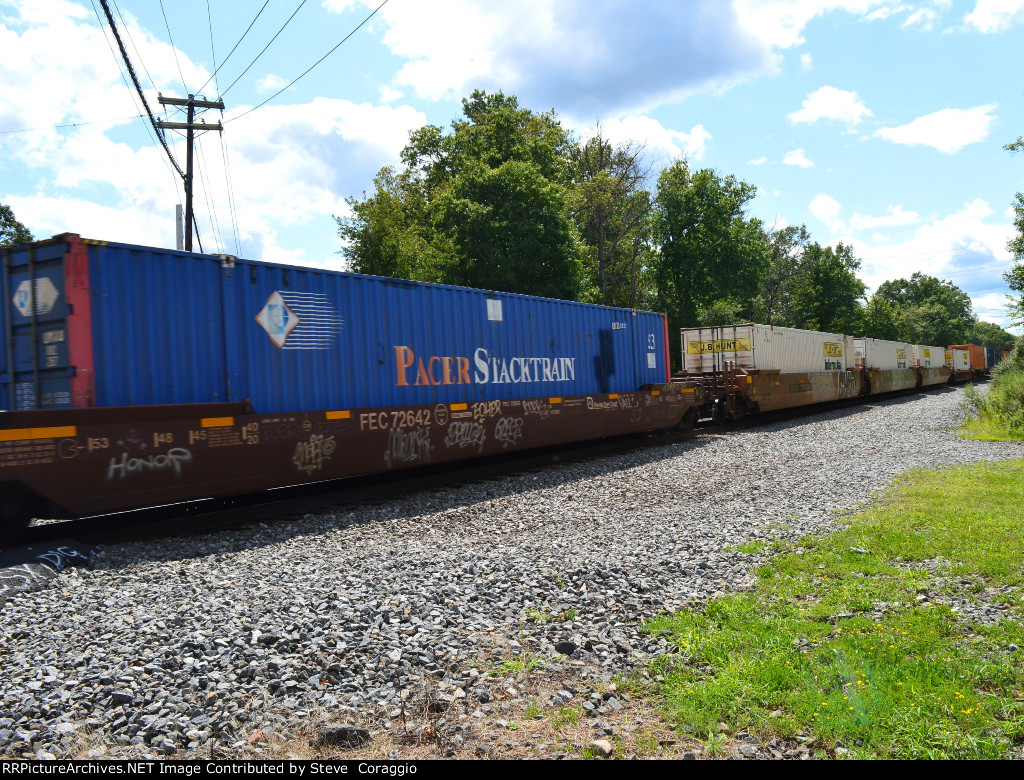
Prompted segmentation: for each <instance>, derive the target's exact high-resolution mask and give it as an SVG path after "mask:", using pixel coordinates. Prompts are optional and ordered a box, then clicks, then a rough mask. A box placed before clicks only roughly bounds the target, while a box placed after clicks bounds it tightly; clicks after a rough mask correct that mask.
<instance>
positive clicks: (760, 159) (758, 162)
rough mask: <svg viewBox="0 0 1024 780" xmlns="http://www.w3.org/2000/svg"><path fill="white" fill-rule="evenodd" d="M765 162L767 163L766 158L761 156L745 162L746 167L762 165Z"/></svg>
mask: <svg viewBox="0 0 1024 780" xmlns="http://www.w3.org/2000/svg"><path fill="white" fill-rule="evenodd" d="M766 162H768V158H767V157H765V156H764V155H762V156H761V157H758V158H757V159H756V160H747V165H764V164H765V163H766Z"/></svg>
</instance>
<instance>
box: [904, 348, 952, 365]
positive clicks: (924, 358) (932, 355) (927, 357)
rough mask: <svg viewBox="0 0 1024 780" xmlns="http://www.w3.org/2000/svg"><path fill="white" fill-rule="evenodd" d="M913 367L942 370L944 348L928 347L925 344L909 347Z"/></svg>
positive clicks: (944, 360)
mask: <svg viewBox="0 0 1024 780" xmlns="http://www.w3.org/2000/svg"><path fill="white" fill-rule="evenodd" d="M911 349H912V354H913V361H914V363H913V365H915V366H919V367H920V368H942V367H943V366H944V365H946V348H945V347H929V346H927V345H925V344H913V345H911Z"/></svg>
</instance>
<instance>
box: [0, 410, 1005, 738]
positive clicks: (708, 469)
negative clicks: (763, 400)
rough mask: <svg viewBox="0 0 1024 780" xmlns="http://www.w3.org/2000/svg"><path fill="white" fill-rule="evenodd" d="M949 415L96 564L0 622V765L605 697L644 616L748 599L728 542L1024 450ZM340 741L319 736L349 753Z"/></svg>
mask: <svg viewBox="0 0 1024 780" xmlns="http://www.w3.org/2000/svg"><path fill="white" fill-rule="evenodd" d="M961 398H962V392H961V391H959V390H940V391H937V392H932V393H929V394H926V395H920V396H913V397H905V398H900V399H896V400H889V401H884V402H874V403H870V404H866V405H863V406H857V407H851V408H847V409H842V410H838V411H831V412H827V413H824V414H818V415H814V416H811V417H807V418H801V419H798V420H790V421H786V422H779V423H774V424H771V425H767V426H762V427H757V428H752V429H749V430H741V431H735V432H730V433H724V434H721V433H719V434H712V435H699V436H696V437H695V438H693V439H691V440H687V441H684V442H681V443H677V444H672V445H667V446H659V447H652V448H644V449H639V450H636V451H634V452H630V453H627V454H623V455H617V456H614V457H607V458H602V459H597V460H592V461H587V462H583V463H575V464H567V465H562V466H559V467H552V468H549V469H546V470H544V471H541V472H531V473H519V474H514V475H512V476H509V477H507V478H504V479H499V480H491V481H488V482H481V483H473V484H468V485H461V486H457V487H452V488H446V489H442V490H434V491H429V492H425V493H417V494H413V495H407V496H402V497H399V498H396V499H395V500H394V501H391V502H389V503H386V504H383V505H375V506H369V507H358V508H352V507H346V508H344V509H342V510H338V511H335V512H332V513H326V514H322V515H317V516H307V517H306V518H305V519H302V520H295V521H290V522H281V523H277V524H261V525H256V526H253V527H251V528H245V529H241V530H236V531H233V532H230V533H229V532H222V533H216V534H211V535H207V536H201V537H193V538H187V539H163V540H156V541H147V542H144V543H127V544H121V545H111V546H106V547H100V548H98V549H97V550H96V553H95V555H94V559H93V562H92V564H91V568H79V569H69V570H67V571H65V572H62V573H61V574H60V575H59V576H58V577H56V578H55V579H54V580H53V581H52V582H51V583H50V586H49V587H48V588H47V589H44V590H39V591H34V592H30V593H19V594H15V595H14V596H12V597H11V600H10V601H9V602H8V603H7V604H6V606H4V607H3V613H2V618H0V621H2V639H0V642H2V647H0V654H2V657H3V664H2V670H0V691H2V693H0V753H2V754H4V755H7V756H10V757H50V756H53V757H58V758H62V757H69V756H78V755H83V754H90V751H91V754H92V755H104V756H106V757H118V756H124V757H127V756H142V755H180V756H189V755H200V754H201V755H208V754H209V753H210V750H211V747H212V746H216V747H217V748H218V749H219V750H222V751H227V754H228V755H230V754H231V751H237V752H238V753H239V754H240V755H241V754H243V753H245V752H246V751H249V750H250V749H251V745H250V743H253V744H256V745H257V746H258V744H259V742H260V741H261V740H262V739H263V738H265V736H266V737H269V735H275V736H276V737H278V738H288V737H289V735H291V734H293V733H296V732H297V731H301V729H304V728H308V725H309V723H310V722H317V721H318V720H319V721H323V722H328V721H331V720H338V715H337V714H338V713H344V714H345V716H346V719H348V720H352V721H353V722H355V721H359V720H360V716H361V714H365V715H366V716H367V718H369V716H370V715H372V716H373V718H375V719H376V720H375V722H378V723H381V727H382V728H387V721H388V720H389V719H394V718H397V717H399V712H400V711H401V707H402V703H403V701H408V700H410V699H411V698H414V697H417V696H422V695H423V694H424V692H426V691H429V694H430V696H431V701H432V707H433V708H434V710H435V711H436V712H441V713H446V718H447V720H448V721H449V725H451V724H456V723H461V722H466V723H473V722H474V721H478V720H480V719H482V718H485V717H490V716H496V717H501V712H503V711H504V710H502V709H501V707H507V706H508V702H510V701H511V702H514V701H516V697H519V696H522V695H523V692H522V691H521V690H520V689H517V687H516V683H515V682H514V681H513V680H512V678H513V677H514V675H513V674H511V672H512V671H514V670H516V669H521V668H523V667H524V666H529V664H530V663H531V662H532V661H536V660H543V661H545V662H547V663H548V665H549V668H555V669H564V670H565V673H566V675H573V674H574V675H575V676H576V677H577V678H580V677H582V678H584V679H586V678H587V677H588V676H589V677H592V678H594V679H595V680H599V681H600V680H603V681H605V682H607V681H608V680H610V679H611V676H612V674H614V673H617V672H629V671H630V670H632V669H634V668H636V667H637V666H639V665H642V664H644V663H646V662H647V661H648V660H650V659H651V658H652V657H654V656H656V655H657V654H658V653H659V652H660V650H661V645H660V644H659V642H660V640H659V639H658V638H656V637H649V636H645V635H642V634H641V633H640V631H639V628H640V623H641V621H642V620H644V619H646V618H649V617H652V616H654V615H657V614H659V613H660V612H662V611H664V610H674V609H679V608H681V607H684V606H686V605H690V604H692V603H694V602H698V601H701V600H704V599H706V598H708V597H711V596H714V595H715V594H718V593H721V592H724V591H726V590H730V589H733V590H735V589H741V588H744V587H747V586H748V585H749V584H750V581H751V580H750V575H749V574H748V570H749V569H750V567H751V566H752V564H754V563H756V562H758V561H760V560H762V558H761V557H758V556H754V555H746V554H743V553H741V552H737V551H734V550H732V546H734V545H737V544H740V543H742V542H749V541H753V540H765V541H770V540H774V539H780V538H781V539H795V538H799V537H801V536H803V535H805V534H808V533H818V532H822V531H826V530H828V529H829V528H830V524H831V523H832V522H834V521H835V519H836V516H837V512H839V511H842V510H847V509H850V508H853V507H854V506H856V505H857V504H859V503H862V502H864V501H866V500H868V499H869V498H870V497H871V494H872V492H873V491H876V490H878V489H881V488H883V487H885V486H886V485H887V484H888V483H889V482H890V480H891V478H892V477H894V476H895V475H897V474H899V473H900V472H902V471H905V470H907V469H911V468H917V467H928V466H942V465H948V464H954V465H955V464H961V463H966V462H973V461H978V460H999V459H1003V458H1015V457H1021V456H1022V455H1024V448H1022V446H1021V445H1020V444H1016V443H993V442H978V441H971V440H965V439H961V438H959V437H958V436H957V435H956V432H955V429H956V426H957V425H958V424H959V421H960V419H961V412H960V407H959V403H960V400H961ZM495 668H500V669H505V670H508V671H509V676H508V678H507V679H506V678H505V677H504V675H501V674H499V675H493V674H492V675H488V674H487V672H488V671H492V670H493V669H495ZM496 685H499V686H504V689H503V690H502V696H500V697H494V695H493V693H494V687H495V686H496ZM498 699H500V700H501V701H502V702H504V704H499V703H498V701H497V700H498ZM555 699H558V701H557V702H556V701H555ZM611 699H612V701H614V704H610V703H609V700H608V699H607V698H604V699H602V697H600V696H597V697H596V698H595V697H594V696H591V697H590V698H589V699H588V698H587V694H586V693H585V692H583V691H582V690H580V689H577V690H570V689H566V690H560V691H558V692H556V693H555V694H554V696H553V698H552V700H550V701H547V702H542V704H543V705H545V706H552V705H555V706H558V705H561V704H566V703H569V702H573V701H575V702H576V703H578V704H580V705H581V706H582V705H585V704H586V703H587V702H589V703H590V704H591V707H589V708H587V707H586V706H584V709H585V710H586V712H587V713H593V714H594V716H595V717H599V716H600V713H601V712H608V711H609V709H611V710H614V709H615V705H618V704H619V702H618V701H617V700H615V699H614V697H611ZM352 728H353V729H355V730H354V731H344V730H342V731H338V732H337V733H339V734H341V733H343V734H344V735H345V739H353V738H354V737H352V734H358V735H359V738H360V739H363V734H362V730H361V729H356V728H355V727H354V726H353V727H352ZM457 728H462V727H461V726H459V727H457ZM465 728H466V729H468V728H469V726H466V727H465ZM331 733H332V734H333V733H334V732H331ZM466 733H468V731H467V732H466ZM255 734H258V735H259V737H260V739H256V738H254V736H253V735H255ZM321 738H322V739H325V737H323V736H322V735H321ZM338 738H339V739H340V737H338ZM366 738H367V739H368V738H369V734H367V735H366ZM454 744H456V745H458V744H461V737H459V739H458V740H456V741H455V743H454Z"/></svg>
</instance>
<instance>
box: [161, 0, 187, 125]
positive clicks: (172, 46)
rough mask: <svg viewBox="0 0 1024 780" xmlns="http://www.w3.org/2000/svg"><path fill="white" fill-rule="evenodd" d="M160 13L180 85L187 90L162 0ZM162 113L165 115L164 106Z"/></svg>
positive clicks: (162, 0)
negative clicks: (179, 78) (179, 77)
mask: <svg viewBox="0 0 1024 780" xmlns="http://www.w3.org/2000/svg"><path fill="white" fill-rule="evenodd" d="M160 13H162V14H163V15H164V27H166V28H167V39H168V40H169V41H170V42H171V51H172V52H174V64H175V65H177V66H178V75H179V76H181V86H182V88H183V89H184V90H185V92H188V86H187V85H186V84H185V74H184V73H182V72H181V63H180V62H178V47H177V46H175V45H174V36H173V35H171V25H170V24H169V23H168V21H167V12H166V11H165V10H164V0H160ZM164 114H165V115H166V108H165V111H164Z"/></svg>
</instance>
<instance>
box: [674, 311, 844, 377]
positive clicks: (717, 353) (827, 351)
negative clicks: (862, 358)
mask: <svg viewBox="0 0 1024 780" xmlns="http://www.w3.org/2000/svg"><path fill="white" fill-rule="evenodd" d="M681 334H682V350H683V361H682V363H683V370H684V371H685V372H686V373H687V374H708V373H713V372H715V371H721V370H722V369H723V367H724V366H725V364H726V363H731V364H732V366H733V367H734V368H736V369H739V370H742V371H746V372H752V371H773V372H778V373H782V374H798V373H808V372H817V371H848V370H851V369H852V368H853V362H852V361H853V357H852V355H853V349H852V348H851V342H852V339H851V338H850V337H849V336H843V335H840V334H838V333H821V332H819V331H813V330H800V329H797V328H784V327H777V326H772V325H758V324H755V323H746V324H743V325H727V326H718V327H705V328H683V329H682V331H681Z"/></svg>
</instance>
